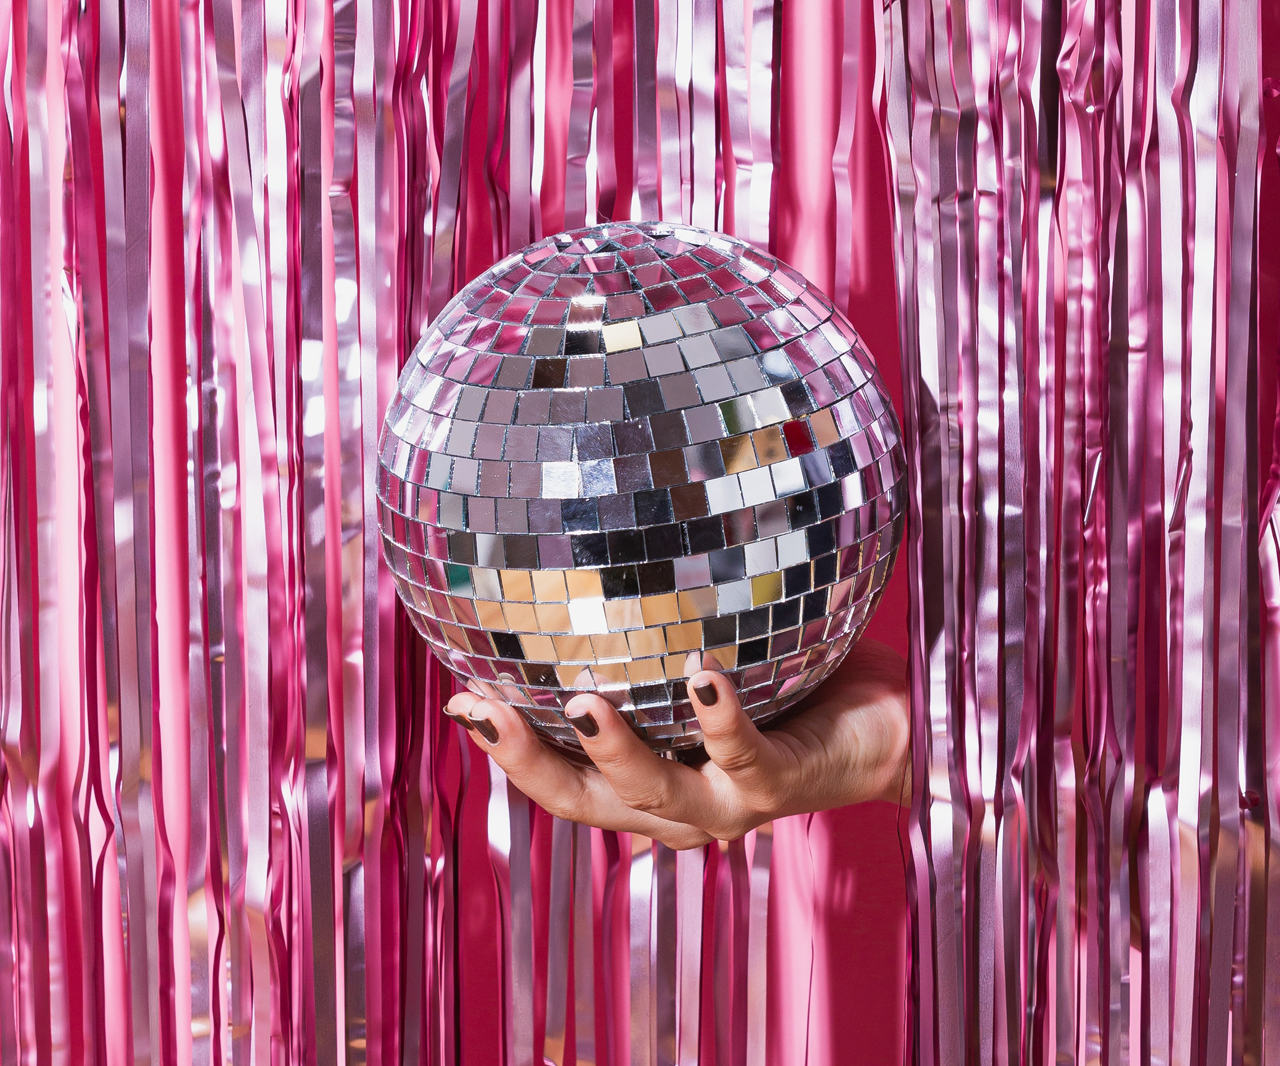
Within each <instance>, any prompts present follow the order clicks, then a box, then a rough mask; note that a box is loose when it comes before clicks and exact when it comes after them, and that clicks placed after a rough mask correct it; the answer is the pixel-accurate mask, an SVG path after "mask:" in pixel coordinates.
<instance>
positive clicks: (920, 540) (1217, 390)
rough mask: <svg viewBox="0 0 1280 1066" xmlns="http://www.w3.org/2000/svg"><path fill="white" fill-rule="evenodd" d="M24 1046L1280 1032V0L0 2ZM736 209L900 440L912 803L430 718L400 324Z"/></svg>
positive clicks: (1265, 1056)
mask: <svg viewBox="0 0 1280 1066" xmlns="http://www.w3.org/2000/svg"><path fill="white" fill-rule="evenodd" d="M0 86H2V89H3V91H2V92H0V741H2V743H3V756H4V757H3V761H2V762H0V898H2V900H3V902H0V1063H4V1064H8V1063H11V1062H12V1063H19V1062H20V1063H38V1064H41V1066H43V1064H45V1063H61V1062H69V1063H81V1062H86V1063H87V1062H94V1063H125V1062H130V1061H132V1062H152V1061H154V1062H166V1063H170V1062H172V1063H179V1064H186V1063H215V1062H216V1063H223V1062H235V1063H251V1062H252V1063H267V1062H271V1063H282V1064H283V1063H298V1064H302V1063H320V1064H323V1063H329V1062H336V1061H349V1062H359V1061H366V1060H367V1061H371V1062H378V1063H391V1062H401V1061H403V1062H423V1063H439V1064H450V1063H468V1062H470V1063H486V1064H487V1063H492V1062H503V1061H505V1062H508V1063H511V1064H513V1066H525V1064H530V1066H532V1064H533V1063H541V1062H543V1061H544V1059H545V1060H546V1061H549V1062H552V1063H555V1064H556V1066H561V1064H565V1063H572V1062H577V1063H585V1062H588V1061H594V1062H599V1063H602V1064H603V1063H610V1064H615V1066H621V1064H625V1063H630V1064H631V1066H642V1064H646V1066H647V1064H653V1066H659V1064H662V1063H675V1062H680V1063H688V1062H695V1061H701V1062H703V1063H708V1064H709V1063H725V1064H733V1066H739V1064H748V1063H750V1064H752V1066H755V1064H760V1063H765V1062H768V1063H777V1064H780V1066H792V1064H800V1063H804V1062H806V1061H808V1062H810V1063H815V1064H818V1063H843V1062H873V1063H874V1062H886V1063H888V1062H899V1061H905V1060H910V1061H915V1062H919V1063H928V1064H938V1066H952V1064H955V1063H961V1062H965V1063H969V1062H972V1063H984V1064H985V1063H992V1064H995V1063H1012V1062H1047V1061H1050V1060H1053V1061H1058V1062H1112V1063H1118V1062H1123V1061H1143V1062H1148V1061H1150V1062H1160V1063H1200V1062H1205V1063H1219V1062H1227V1061H1233V1062H1240V1063H1266V1062H1271V1063H1277V1064H1280V964H1277V961H1276V960H1277V958H1280V872H1278V871H1280V863H1277V870H1273V869H1271V865H1272V864H1271V859H1272V858H1273V857H1275V856H1273V855H1272V853H1271V844H1272V843H1273V842H1278V843H1280V837H1278V836H1277V834H1278V832H1280V822H1278V819H1280V765H1278V763H1280V736H1278V735H1277V731H1278V730H1280V696H1278V695H1277V694H1278V693H1280V515H1278V513H1277V510H1276V499H1277V493H1278V489H1280V423H1277V419H1276V413H1277V412H1276V363H1277V355H1278V354H1280V310H1278V308H1280V165H1278V164H1277V155H1276V148H1277V143H1276V142H1277V133H1278V132H1280V4H1277V3H1276V2H1275V0H1137V2H1135V3H1133V4H1125V5H1122V4H1120V3H1119V2H1117V0H1060V2H1057V3H1052V2H1051V3H1043V4H1042V3H1040V2H1038V0H977V2H975V3H972V4H969V5H957V4H948V3H943V2H942V0H900V2H898V3H894V4H891V5H889V6H885V7H882V6H881V5H879V4H871V3H853V2H852V0H850V2H847V3H842V2H840V0H820V2H815V3H788V4H784V3H775V2H773V0H742V2H738V3H730V4H724V3H716V2H715V0H635V2H634V3H632V2H613V0H541V2H535V0H531V2H528V3H521V2H517V0H477V2H476V3H472V2H470V0H454V2H450V0H438V2H433V0H381V2H375V0H337V2H336V3H332V4H330V3H328V2H326V0H287V2H280V3H264V2H262V0H171V2H165V0H119V2H116V3H102V2H99V0H84V2H83V3H82V2H80V0H75V2H71V0H68V2H66V3H59V2H57V0H45V2H41V0H0ZM628 217H630V218H641V217H643V218H658V217H662V218H668V219H684V220H686V221H689V222H692V223H694V224H697V225H701V226H706V227H710V228H718V229H722V230H725V231H728V232H733V233H737V234H739V235H743V236H745V237H747V238H749V239H751V240H753V241H756V242H758V243H759V244H760V245H762V246H767V247H768V248H769V249H770V250H771V251H772V252H774V253H775V254H777V255H779V256H780V257H781V258H782V259H784V260H785V261H788V262H790V263H791V264H792V265H794V266H795V267H797V268H798V269H800V270H801V271H802V272H803V273H805V274H806V275H807V276H808V277H810V278H811V279H813V281H814V282H815V283H817V284H818V285H819V286H820V287H821V288H823V289H824V290H825V291H826V292H828V293H829V294H830V295H831V296H832V297H833V299H834V300H835V301H836V303H837V304H838V305H840V306H841V307H842V308H844V309H846V310H847V313H848V314H849V316H850V318H851V319H852V321H853V322H854V323H855V325H856V326H857V327H858V329H859V331H860V332H861V333H862V335H863V337H864V338H865V340H866V341H867V343H868V345H869V347H870V348H871V350H872V351H873V352H874V353H875V354H876V355H877V357H878V359H879V362H880V365H881V369H882V372H883V373H884V376H885V378H886V382H887V384H888V386H889V388H890V391H891V392H893V393H894V396H895V400H901V401H903V402H902V403H901V405H900V408H899V412H900V415H901V416H902V417H903V419H904V424H905V425H906V427H907V430H908V437H909V441H910V459H911V466H912V474H911V476H912V520H911V523H910V531H909V537H908V541H907V542H906V544H905V545H904V550H903V555H902V557H901V559H900V563H899V567H898V573H897V575H896V577H895V580H894V583H893V585H892V586H891V589H890V593H889V595H888V596H887V598H886V600H885V602H884V604H883V605H882V607H881V609H880V613H879V615H878V616H877V619H876V621H875V623H874V627H873V630H872V632H873V635H875V636H878V637H879V638H880V639H883V640H886V641H888V642H889V643H891V644H893V645H895V646H897V647H899V648H900V650H902V651H903V653H904V654H907V655H908V657H909V661H910V663H911V676H912V685H913V692H912V704H913V715H914V734H913V735H914V744H913V759H914V779H915V785H916V791H915V796H914V799H913V806H912V811H911V813H910V816H909V817H908V815H907V814H906V813H905V812H904V813H903V814H902V815H901V816H899V814H898V812H897V810H896V809H894V808H890V807H888V806H886V805H868V806H867V807H865V808H861V809H850V810H844V811H835V812H825V813H823V814H819V815H815V816H812V817H810V818H795V819H787V820H785V821H781V822H778V823H777V824H775V825H774V826H773V827H771V829H770V830H767V831H766V830H762V831H760V832H759V833H754V834H751V835H750V836H749V837H748V838H747V839H746V840H744V841H741V842H735V843H734V844H731V845H729V846H727V847H722V848H710V849H707V850H706V851H705V852H695V853H682V854H681V855H679V856H676V855H673V854H672V853H671V852H668V851H666V850H665V849H662V848H660V847H651V846H650V845H649V843H648V842H647V841H642V840H639V839H632V838H629V837H627V836H626V835H618V834H612V833H601V832H599V831H589V830H585V829H581V830H579V829H574V828H573V827H571V826H569V825H568V824H567V823H560V822H555V821H554V820H553V819H551V818H549V817H548V816H546V815H545V814H544V813H542V812H539V811H534V810H531V809H530V807H529V805H528V804H527V803H526V802H525V801H524V800H523V798H522V797H520V796H519V794H518V793H515V792H514V791H513V790H510V789H508V787H507V786H506V784H505V782H504V781H503V779H502V778H501V775H500V774H498V773H497V772H495V771H492V770H491V768H490V766H489V765H488V764H487V762H486V761H485V760H484V759H483V757H482V756H480V754H479V752H478V751H477V750H476V749H475V748H474V747H473V746H471V745H469V744H468V742H467V741H466V740H465V734H462V733H461V732H460V731H459V730H458V729H457V727H454V726H451V725H448V724H445V723H444V722H442V720H441V719H440V717H439V715H437V714H436V713H434V712H435V708H436V707H437V706H438V704H439V702H440V700H441V699H442V697H443V696H444V695H445V694H446V692H447V691H448V685H449V682H448V681H447V679H445V678H443V677H442V676H441V675H440V673H439V671H438V669H437V668H436V667H435V665H434V664H433V663H431V662H429V656H428V655H427V653H426V652H425V651H424V649H423V647H422V645H421V643H420V642H419V641H418V640H417V638H416V637H415V636H414V635H413V633H412V630H411V628H410V627H409V626H408V625H407V624H406V622H405V620H404V618H403V617H402V615H401V613H400V611H399V608H398V607H397V605H396V602H395V596H394V592H393V589H392V586H391V583H390V581H389V580H388V576H387V574H386V573H385V570H384V569H383V568H382V566H381V562H380V559H379V549H378V541H377V536H376V513H375V506H374V495H373V481H372V472H373V469H374V462H375V456H374V452H375V444H376V440H377V435H378V431H379V427H380V422H381V414H382V411H383V408H384V406H385V404H386V402H387V400H388V398H389V396H390V394H391V391H392V389H393V385H394V381H395V377H396V374H397V372H398V368H399V366H400V365H401V363H402V361H403V359H404V358H405V356H406V355H407V353H408V352H409V351H410V349H411V347H412V344H413V342H414V340H415V339H416V337H417V336H418V335H419V334H420V333H421V331H422V330H423V328H424V326H425V325H426V323H427V322H428V321H429V320H430V319H431V317H432V316H433V315H434V314H435V313H436V312H438V311H439V309H440V308H441V307H442V306H443V305H444V303H445V302H446V301H447V300H448V298H449V297H450V296H451V294H452V293H453V292H454V291H456V289H457V288H458V287H460V286H461V285H462V284H464V283H465V282H466V281H467V280H469V279H470V278H471V277H473V276H475V275H476V274H477V273H478V272H480V271H481V270H483V269H484V268H485V267H487V266H488V265H489V264H491V263H492V262H494V261H495V260H496V259H498V258H500V257H501V256H503V255H505V254H506V253H507V252H508V251H509V250H512V249H514V248H517V247H519V246H521V245H523V244H525V243H527V242H528V241H529V240H532V239H534V238H537V237H540V236H542V235H544V234H550V233H553V232H555V231H557V230H558V229H560V228H562V227H568V226H574V225H581V224H583V223H587V222H591V221H593V220H604V219H606V218H628Z"/></svg>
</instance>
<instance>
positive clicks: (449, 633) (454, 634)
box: [440, 622, 471, 651]
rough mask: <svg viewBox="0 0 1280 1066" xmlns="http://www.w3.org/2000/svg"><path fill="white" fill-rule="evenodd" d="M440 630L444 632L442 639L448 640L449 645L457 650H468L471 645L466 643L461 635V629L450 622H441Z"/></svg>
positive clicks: (465, 639)
mask: <svg viewBox="0 0 1280 1066" xmlns="http://www.w3.org/2000/svg"><path fill="white" fill-rule="evenodd" d="M440 630H441V632H443V633H444V639H445V640H447V641H448V642H449V646H450V647H452V648H456V649H457V650H458V651H470V650H471V646H470V645H469V644H468V643H467V638H466V637H464V636H463V635H462V630H461V629H459V628H458V627H457V626H455V625H453V624H452V623H451V622H441V623H440Z"/></svg>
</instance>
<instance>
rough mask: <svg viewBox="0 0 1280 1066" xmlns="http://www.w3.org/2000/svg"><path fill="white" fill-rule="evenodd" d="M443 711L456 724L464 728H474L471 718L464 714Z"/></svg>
mask: <svg viewBox="0 0 1280 1066" xmlns="http://www.w3.org/2000/svg"><path fill="white" fill-rule="evenodd" d="M444 713H445V714H447V715H448V716H449V717H450V718H452V719H453V720H454V721H455V722H457V723H458V725H460V726H463V727H464V728H466V729H475V726H474V725H472V724H471V719H470V718H468V717H467V716H466V715H465V714H454V713H453V712H452V711H445V712H444Z"/></svg>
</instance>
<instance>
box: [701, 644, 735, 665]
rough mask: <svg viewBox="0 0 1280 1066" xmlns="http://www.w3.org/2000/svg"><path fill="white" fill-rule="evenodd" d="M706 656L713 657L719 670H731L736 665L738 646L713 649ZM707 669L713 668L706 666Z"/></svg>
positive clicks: (732, 645)
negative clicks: (718, 665)
mask: <svg viewBox="0 0 1280 1066" xmlns="http://www.w3.org/2000/svg"><path fill="white" fill-rule="evenodd" d="M708 654H709V655H714V656H715V659H716V662H718V663H719V664H720V669H721V670H732V669H733V668H734V667H735V666H737V665H738V646H737V645H736V644H730V645H729V646H728V647H726V648H715V649H713V650H712V651H711V652H709V653H708ZM707 669H709V670H714V669H715V666H714V665H713V664H708V666H707Z"/></svg>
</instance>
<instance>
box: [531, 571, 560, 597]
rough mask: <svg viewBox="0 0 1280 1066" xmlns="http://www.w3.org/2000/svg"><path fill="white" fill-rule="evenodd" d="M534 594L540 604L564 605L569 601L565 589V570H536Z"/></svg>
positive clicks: (534, 574) (534, 573)
mask: <svg viewBox="0 0 1280 1066" xmlns="http://www.w3.org/2000/svg"><path fill="white" fill-rule="evenodd" d="M533 594H534V596H536V597H537V599H538V601H539V602H540V603H564V602H566V601H567V600H568V599H569V595H568V593H566V592H565V588H564V571H563V570H535V571H534V572H533Z"/></svg>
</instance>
